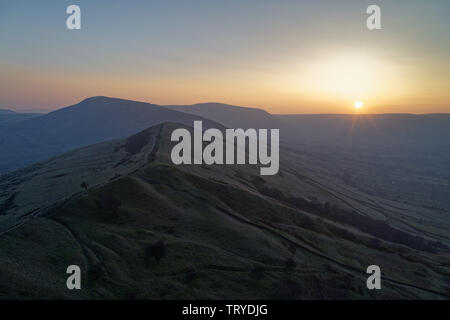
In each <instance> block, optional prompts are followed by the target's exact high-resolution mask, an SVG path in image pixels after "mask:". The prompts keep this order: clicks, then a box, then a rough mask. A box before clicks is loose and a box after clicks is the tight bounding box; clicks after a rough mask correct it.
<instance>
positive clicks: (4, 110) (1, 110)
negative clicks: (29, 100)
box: [0, 109, 17, 115]
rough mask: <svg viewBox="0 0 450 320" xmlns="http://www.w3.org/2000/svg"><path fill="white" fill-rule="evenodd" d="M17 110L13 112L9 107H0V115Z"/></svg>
mask: <svg viewBox="0 0 450 320" xmlns="http://www.w3.org/2000/svg"><path fill="white" fill-rule="evenodd" d="M16 113H17V112H14V111H12V110H9V109H0V115H4V114H16Z"/></svg>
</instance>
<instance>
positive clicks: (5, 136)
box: [0, 97, 218, 173]
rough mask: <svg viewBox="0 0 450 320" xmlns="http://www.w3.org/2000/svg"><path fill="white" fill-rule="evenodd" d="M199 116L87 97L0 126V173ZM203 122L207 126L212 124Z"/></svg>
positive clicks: (140, 103)
mask: <svg viewBox="0 0 450 320" xmlns="http://www.w3.org/2000/svg"><path fill="white" fill-rule="evenodd" d="M198 118H199V117H198V116H193V115H189V114H185V113H182V112H177V111H173V110H167V109H164V108H160V107H159V106H157V105H152V104H149V103H143V102H136V101H130V100H123V99H115V98H108V97H92V98H88V99H85V100H83V101H81V102H80V103H78V104H76V105H73V106H69V107H66V108H62V109H59V110H56V111H54V112H50V113H48V114H45V115H41V116H39V117H34V118H32V119H28V120H25V121H20V122H18V123H15V124H13V125H9V126H7V127H5V128H0V149H1V150H2V153H1V154H0V173H2V172H7V171H10V170H13V169H17V168H20V167H22V166H25V165H28V164H31V163H34V162H37V161H40V160H44V159H47V158H50V157H51V156H55V155H58V154H61V153H63V152H66V151H69V150H72V149H75V148H77V147H81V146H86V145H89V144H92V143H97V142H101V141H107V140H111V139H115V138H121V137H126V136H128V135H130V134H133V133H137V132H139V131H141V130H143V129H145V128H148V127H150V126H152V125H156V124H159V123H162V122H164V121H176V122H179V123H185V124H188V125H189V124H190V125H192V123H193V121H194V120H196V119H198ZM204 122H205V126H208V123H211V122H210V121H207V120H205V121H204ZM214 126H215V127H217V126H218V125H217V124H214Z"/></svg>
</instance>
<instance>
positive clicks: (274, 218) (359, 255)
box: [0, 123, 450, 299]
mask: <svg viewBox="0 0 450 320" xmlns="http://www.w3.org/2000/svg"><path fill="white" fill-rule="evenodd" d="M180 126H182V125H180V124H171V123H165V124H162V125H158V126H155V127H152V128H150V129H147V130H144V131H142V132H140V133H138V134H136V135H133V136H131V137H129V138H126V139H117V140H113V141H108V142H104V143H100V144H97V145H92V146H88V147H85V148H81V149H77V150H75V151H73V152H71V153H68V154H64V155H62V156H60V157H58V158H54V159H51V160H49V161H47V162H43V163H40V164H38V165H35V166H31V167H28V168H25V169H23V170H19V171H15V172H12V173H10V174H8V175H5V176H2V177H1V178H0V196H1V198H0V204H1V206H2V207H1V218H2V220H0V226H3V229H2V235H1V241H0V261H1V262H2V263H1V264H0V297H1V298H39V299H41V298H96V299H97V298H125V299H173V298H189V299H257V298H260V299H300V298H316V299H355V298H378V299H394V298H397V299H398V298H412V299H414V298H448V297H449V296H450V288H449V285H448V282H447V281H446V280H447V279H448V276H449V275H450V272H449V267H450V265H449V263H448V261H449V259H448V258H449V234H448V230H449V228H448V222H446V217H444V216H442V215H441V213H439V212H435V211H433V210H427V209H423V208H416V207H412V206H406V205H404V204H399V203H395V202H392V201H386V200H382V199H378V198H374V197H372V196H368V195H365V194H362V193H360V192H358V191H357V190H352V189H350V188H347V187H344V186H342V185H338V184H335V183H333V182H331V181H327V180H325V179H324V178H323V177H319V176H315V175H313V174H311V173H310V172H309V170H306V169H305V168H304V167H302V165H301V162H302V161H301V158H299V157H298V155H297V153H296V152H290V151H289V149H282V150H281V155H280V158H281V159H283V160H282V161H283V165H282V166H281V171H280V174H279V175H277V176H271V177H266V176H265V177H261V176H259V169H258V168H257V167H255V166H248V165H240V166H224V165H212V166H206V165H197V166H189V165H186V166H174V165H173V164H172V163H171V162H170V160H169V156H170V150H171V147H172V146H173V143H171V142H170V141H169V140H170V133H171V132H172V131H173V130H174V129H175V128H178V127H180ZM188 129H189V128H188ZM83 182H85V183H86V185H88V186H89V187H88V188H87V189H85V190H83V189H82V188H81V186H80V185H81V184H82V183H83ZM86 185H85V186H86ZM419 220H420V221H421V222H420V223H419ZM5 226H6V227H5ZM72 264H77V265H79V266H80V267H81V269H82V277H83V289H82V290H79V291H69V290H67V289H66V276H67V275H66V273H65V270H66V268H67V266H68V265H72ZM371 264H378V265H380V267H381V269H382V286H383V289H382V290H379V291H370V290H368V289H367V288H366V278H367V276H368V275H367V274H366V273H365V271H366V268H367V266H368V265H371Z"/></svg>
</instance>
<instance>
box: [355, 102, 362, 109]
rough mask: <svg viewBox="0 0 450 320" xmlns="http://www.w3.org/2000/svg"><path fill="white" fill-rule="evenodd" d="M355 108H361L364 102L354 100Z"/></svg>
mask: <svg viewBox="0 0 450 320" xmlns="http://www.w3.org/2000/svg"><path fill="white" fill-rule="evenodd" d="M354 105H355V109H356V110H361V108H362V107H363V106H364V103H363V102H362V101H355V104H354Z"/></svg>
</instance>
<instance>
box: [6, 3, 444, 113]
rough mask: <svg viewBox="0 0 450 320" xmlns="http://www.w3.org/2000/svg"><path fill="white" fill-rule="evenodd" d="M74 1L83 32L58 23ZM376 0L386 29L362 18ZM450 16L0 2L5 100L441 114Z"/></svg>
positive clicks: (413, 9)
mask: <svg viewBox="0 0 450 320" xmlns="http://www.w3.org/2000/svg"><path fill="white" fill-rule="evenodd" d="M72 4H76V5H79V6H80V8H81V30H68V29H67V27H66V19H67V17H68V16H69V15H68V14H66V8H67V7H68V6H69V5H72ZM371 4H377V5H379V6H380V8H381V26H382V29H381V30H368V29H367V27H366V19H367V17H368V14H367V13H366V9H367V7H368V6H369V5H371ZM449 16H450V1H448V0H430V1H425V0H421V1H416V0H397V1H392V0H389V1H387V0H386V1H381V0H379V1H376V0H372V1H364V0H348V1H346V0H341V1H336V0H330V1H325V0H315V1H300V0H292V1H287V0H272V1H266V0H226V1H225V0H197V1H191V0H182V1H181V0H180V1H173V0H164V1H161V0H159V1H148V0H147V1H137V0H127V1H125V0H123V1H118V0H95V1H92V0H89V1H86V0H79V1H65V0H54V1H46V0H41V1H33V2H31V1H23V0H15V1H8V2H6V1H4V0H0V108H9V109H16V110H22V109H57V108H60V107H63V106H67V105H72V104H75V103H77V102H79V101H81V100H83V99H85V98H87V97H90V96H98V95H103V96H111V97H118V98H125V99H132V100H139V101H146V102H150V103H155V104H192V103H201V102H222V103H228V104H234V105H240V106H249V107H259V108H263V109H265V110H267V111H269V112H271V113H354V112H364V113H448V112H450V17H449ZM357 101H360V102H361V103H362V105H363V106H362V108H360V109H358V110H357V109H356V108H355V107H354V106H355V102H357ZM361 103H360V104H359V106H361Z"/></svg>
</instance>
